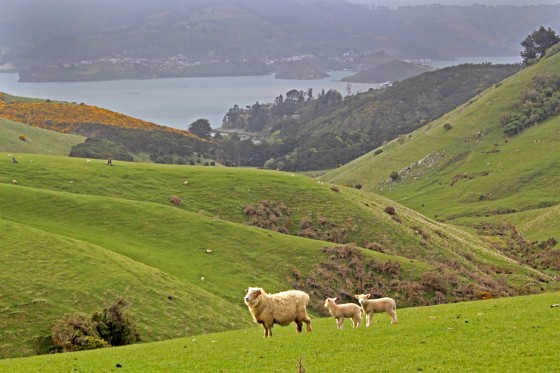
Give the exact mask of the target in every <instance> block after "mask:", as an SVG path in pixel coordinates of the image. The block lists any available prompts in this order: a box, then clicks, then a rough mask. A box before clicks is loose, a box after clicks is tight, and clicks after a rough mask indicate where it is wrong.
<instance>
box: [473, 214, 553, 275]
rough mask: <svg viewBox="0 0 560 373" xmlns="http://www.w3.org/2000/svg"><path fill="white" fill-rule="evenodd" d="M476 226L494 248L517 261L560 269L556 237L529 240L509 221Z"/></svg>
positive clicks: (534, 265)
mask: <svg viewBox="0 0 560 373" xmlns="http://www.w3.org/2000/svg"><path fill="white" fill-rule="evenodd" d="M475 228H476V229H477V233H478V234H479V235H480V236H482V237H486V238H487V241H489V242H490V244H491V246H492V247H493V248H494V249H496V250H498V251H500V252H502V253H503V254H505V255H507V256H508V257H510V258H512V259H515V260H516V261H519V262H524V263H526V264H528V265H529V266H531V267H533V268H536V269H541V270H548V269H552V270H560V249H559V248H555V247H556V245H557V243H558V242H557V240H556V238H554V237H551V238H549V239H548V240H545V241H541V242H538V241H528V240H527V239H525V238H524V237H523V236H522V235H521V234H520V233H519V232H518V230H517V228H516V227H515V226H514V225H513V224H508V223H502V224H491V223H479V224H476V225H475Z"/></svg>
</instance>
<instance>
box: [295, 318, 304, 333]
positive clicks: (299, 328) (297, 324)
mask: <svg viewBox="0 0 560 373" xmlns="http://www.w3.org/2000/svg"><path fill="white" fill-rule="evenodd" d="M302 326H303V323H302V322H301V321H299V320H296V330H297V332H298V333H301V331H302Z"/></svg>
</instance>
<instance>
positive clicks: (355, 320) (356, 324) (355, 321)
mask: <svg viewBox="0 0 560 373" xmlns="http://www.w3.org/2000/svg"><path fill="white" fill-rule="evenodd" d="M361 323H362V314H361V313H360V317H358V316H354V317H352V325H353V326H354V328H358V327H360V324H361Z"/></svg>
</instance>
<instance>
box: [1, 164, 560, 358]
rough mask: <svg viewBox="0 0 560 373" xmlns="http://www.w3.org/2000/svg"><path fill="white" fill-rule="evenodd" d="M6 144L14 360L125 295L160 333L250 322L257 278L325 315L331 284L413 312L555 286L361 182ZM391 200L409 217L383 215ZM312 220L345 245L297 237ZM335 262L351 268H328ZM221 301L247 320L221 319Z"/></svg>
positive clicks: (4, 266)
mask: <svg viewBox="0 0 560 373" xmlns="http://www.w3.org/2000/svg"><path fill="white" fill-rule="evenodd" d="M6 155H7V154H5V153H3V154H1V157H0V159H5V161H3V162H0V175H2V179H1V180H0V205H2V211H1V212H0V219H2V220H1V222H2V233H3V234H2V236H3V240H2V242H1V243H0V251H1V252H2V255H3V257H5V258H8V260H4V261H2V263H1V265H0V269H1V271H0V272H2V273H3V278H2V283H3V284H4V286H6V287H7V288H8V289H10V291H9V292H7V293H5V294H3V297H2V298H1V299H0V302H1V303H0V309H1V310H2V312H3V313H4V314H5V315H6V316H7V317H6V318H4V325H3V328H2V341H3V344H2V345H1V346H0V351H1V354H2V356H3V357H7V356H22V355H29V354H33V353H38V352H44V351H45V350H44V348H45V346H44V345H41V344H38V341H44V339H45V338H46V337H47V336H48V333H49V327H50V324H51V323H52V322H53V321H55V320H56V319H58V318H60V317H61V316H62V314H64V313H67V312H72V311H81V312H85V313H91V312H92V311H94V310H96V309H99V308H101V307H102V306H104V305H105V304H108V303H110V302H111V301H113V299H114V298H115V296H117V295H122V296H125V297H128V298H130V299H131V300H132V301H133V303H134V306H133V308H132V311H133V313H134V314H135V315H136V316H137V317H138V319H139V321H138V324H139V329H140V331H141V335H142V336H143V337H144V341H147V342H150V341H155V340H160V339H167V338H174V337H179V336H192V335H195V334H199V333H201V332H211V331H217V330H227V329H236V328H242V327H245V326H247V324H248V322H250V317H246V318H245V317H239V315H240V314H243V313H242V311H241V309H242V307H243V303H242V295H243V289H245V288H246V287H248V286H256V285H258V286H263V287H265V289H270V291H278V290H282V289H285V288H289V287H297V288H302V289H304V290H306V291H308V292H310V293H311V294H312V307H313V309H314V311H313V312H314V314H315V315H321V314H322V312H323V310H322V308H321V302H322V299H324V296H325V294H327V293H328V294H333V295H334V294H339V296H340V297H341V298H342V299H347V300H350V296H351V294H353V293H354V292H355V291H358V290H361V289H367V290H368V291H371V292H372V293H374V294H379V293H387V292H390V293H391V294H393V296H394V297H395V298H397V299H398V301H399V304H400V305H401V306H402V307H404V306H407V305H408V306H411V305H419V304H429V303H437V302H446V301H457V300H467V299H479V298H480V292H482V291H490V292H491V293H492V294H493V295H494V296H504V295H519V294H526V293H534V292H540V291H541V289H544V290H553V289H555V288H557V284H556V283H555V282H554V281H552V279H551V278H550V277H549V276H548V275H546V274H545V273H542V272H539V271H535V270H533V269H531V268H528V267H527V266H525V265H520V264H518V263H516V262H514V261H512V260H510V259H508V258H506V257H504V256H503V255H501V254H500V253H498V252H496V251H495V250H492V249H490V248H489V246H488V245H487V244H485V243H484V242H483V241H482V240H480V239H479V238H478V237H476V236H475V235H472V234H469V233H465V232H464V231H461V230H458V229H455V228H453V227H452V226H448V225H446V224H443V223H438V222H436V221H433V220H430V219H426V218H425V217H423V216H421V215H420V214H418V213H416V212H414V211H412V210H409V209H407V208H405V207H403V206H400V205H397V204H394V203H393V202H392V201H390V200H386V199H385V198H382V197H377V196H375V195H373V194H369V193H364V192H362V191H359V190H356V189H354V188H347V187H342V186H341V187H339V188H338V192H337V191H335V189H336V188H334V187H333V186H331V185H326V184H322V183H319V182H317V181H315V180H313V179H309V178H307V177H303V176H299V175H292V174H288V173H281V172H273V171H264V170H249V169H230V168H223V167H220V168H218V167H216V168H209V167H196V166H172V165H157V164H147V163H127V162H115V163H114V164H115V165H114V166H113V167H110V166H107V165H105V164H104V162H103V161H96V160H94V161H90V162H88V161H87V160H85V159H78V158H68V157H57V156H44V155H33V154H27V155H26V154H20V155H19V157H18V158H19V163H18V164H12V163H10V162H9V158H8V157H6ZM170 196H177V197H179V198H180V199H181V200H182V201H183V203H182V205H180V206H177V205H175V204H172V203H170V202H169V197H170ZM263 201H269V203H272V201H276V202H278V204H273V205H274V206H276V208H278V209H281V210H282V211H284V214H285V215H286V216H287V218H286V219H285V223H284V224H283V225H281V224H280V223H278V224H277V225H276V226H275V227H272V228H273V229H277V230H282V231H285V232H286V233H291V234H281V233H279V232H275V231H273V230H270V229H262V228H259V227H255V226H250V223H251V217H250V216H249V215H247V214H246V211H248V210H251V209H250V208H249V207H248V206H252V207H253V208H254V209H256V210H262V209H263V208H264V207H263V206H265V205H266V203H262V202H263ZM280 202H281V204H285V205H286V207H287V209H283V208H281V207H279V206H280ZM389 205H390V206H393V207H394V209H395V210H396V215H390V214H388V213H387V212H385V209H386V208H387V207H388V206H389ZM288 210H289V212H288ZM275 216H276V217H277V218H278V217H279V215H275ZM268 219H269V220H270V219H271V218H270V217H269V218H268ZM304 223H305V224H304ZM302 225H305V227H306V230H305V232H306V234H302V232H303V231H304V229H302ZM310 231H313V232H315V234H317V236H318V238H323V239H327V238H331V239H332V238H333V237H335V238H339V239H340V241H339V242H338V243H336V242H334V243H333V242H326V241H321V240H316V239H309V238H305V237H298V236H296V235H300V236H302V235H303V236H306V237H309V232H310ZM334 232H338V233H337V234H335V233H334ZM341 232H346V234H345V235H344V234H342V233H341ZM350 242H357V243H358V244H359V245H363V246H368V245H369V247H370V250H366V249H360V248H358V247H356V246H353V245H349V243H350ZM207 249H210V250H212V254H207V253H206V250H207ZM380 251H384V252H380ZM22 258H26V259H25V260H23V261H22ZM329 266H330V267H331V268H341V269H342V268H345V270H341V271H340V272H335V273H334V274H335V276H331V277H329V278H326V277H325V276H324V268H325V267H329ZM333 266H334V267H333ZM363 271H366V273H367V275H366V276H363V275H360V273H363ZM339 273H340V274H341V275H343V276H341V277H337V275H338V274H339ZM202 278H204V280H203V281H202V280H201V279H202ZM22 284H28V285H27V288H25V286H26V285H22ZM110 284H111V285H110ZM22 286H24V287H22ZM24 288H25V289H26V290H24ZM216 312H219V313H220V314H223V313H226V314H231V315H236V317H235V318H227V317H226V318H224V317H223V316H219V317H218V318H220V320H221V321H220V322H219V323H214V322H212V323H209V321H208V320H210V319H212V318H213V317H214V316H213V315H215V313H216Z"/></svg>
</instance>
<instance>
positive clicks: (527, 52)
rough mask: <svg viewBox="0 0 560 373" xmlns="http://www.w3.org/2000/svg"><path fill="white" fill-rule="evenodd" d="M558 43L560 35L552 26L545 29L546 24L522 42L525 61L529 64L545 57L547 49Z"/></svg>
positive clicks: (522, 54)
mask: <svg viewBox="0 0 560 373" xmlns="http://www.w3.org/2000/svg"><path fill="white" fill-rule="evenodd" d="M558 43H560V36H558V35H556V32H555V31H554V30H552V29H551V28H550V27H549V28H547V29H545V28H544V26H541V27H540V28H539V29H538V30H535V31H533V32H532V33H531V34H530V35H528V36H527V37H526V38H525V39H524V40H523V41H522V42H521V46H522V47H523V50H522V51H521V57H523V63H525V64H529V63H531V62H532V61H534V60H538V59H540V58H542V57H544V55H545V53H546V51H547V50H548V49H549V48H550V47H552V46H553V45H555V44H558Z"/></svg>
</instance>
